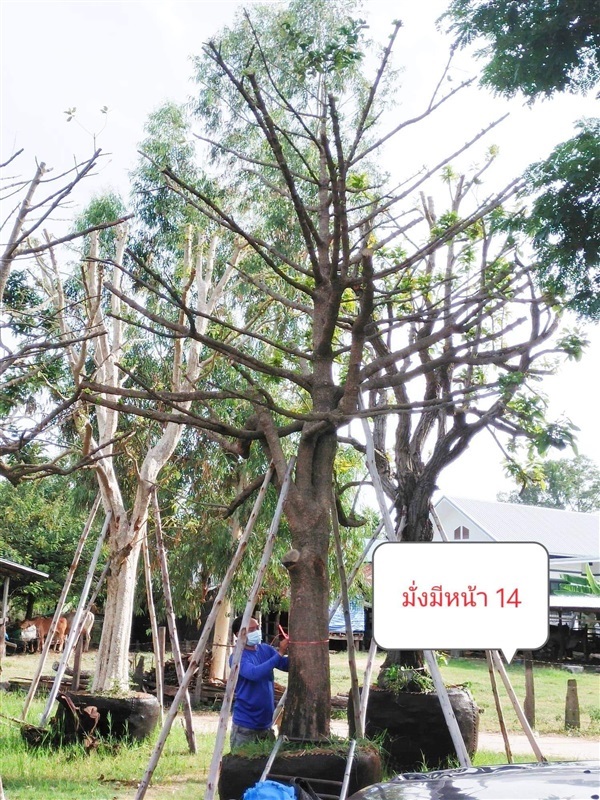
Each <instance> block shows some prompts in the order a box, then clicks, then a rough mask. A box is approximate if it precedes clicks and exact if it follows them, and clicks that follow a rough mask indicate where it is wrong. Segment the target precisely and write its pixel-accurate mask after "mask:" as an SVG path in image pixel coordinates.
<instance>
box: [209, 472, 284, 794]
mask: <svg viewBox="0 0 600 800" xmlns="http://www.w3.org/2000/svg"><path fill="white" fill-rule="evenodd" d="M294 464H295V459H294V458H292V459H291V460H290V463H289V464H288V468H287V471H286V474H285V478H284V480H283V483H282V485H281V491H280V492H279V499H278V501H277V506H276V507H275V513H274V514H273V519H272V520H271V525H270V527H269V532H268V533H267V538H266V541H265V548H264V551H263V555H262V558H261V561H260V564H259V566H258V570H257V572H256V577H255V578H254V583H253V584H252V588H251V590H250V594H249V596H248V601H247V603H246V608H245V609H244V613H243V615H242V625H241V628H240V635H239V637H238V640H237V642H236V645H235V648H234V650H233V659H232V664H231V672H230V673H229V678H228V679H227V687H226V689H225V696H224V698H223V703H222V706H221V713H220V715H219V725H218V728H217V735H216V739H215V749H214V751H213V757H212V761H211V764H210V768H209V770H208V777H207V779H206V793H205V795H204V800H213V798H214V796H215V793H216V791H217V783H218V779H219V773H220V771H221V758H222V754H223V746H224V744H225V734H226V732H227V720H228V718H229V711H230V709H231V703H232V702H233V693H234V691H235V685H236V683H237V679H238V675H239V671H240V661H241V659H242V652H243V650H244V647H245V645H246V631H247V629H248V624H249V622H250V620H251V619H252V612H253V611H254V606H255V605H256V598H257V597H258V593H259V591H260V588H261V586H262V582H263V578H264V575H265V572H266V571H267V567H268V565H269V561H270V559H271V554H272V552H273V547H274V545H275V536H276V535H277V531H278V530H279V522H280V520H281V516H282V514H283V504H284V503H285V499H286V497H287V493H288V489H289V486H290V483H291V480H292V470H293V468H294Z"/></svg>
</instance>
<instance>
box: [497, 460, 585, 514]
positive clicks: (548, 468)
mask: <svg viewBox="0 0 600 800" xmlns="http://www.w3.org/2000/svg"><path fill="white" fill-rule="evenodd" d="M498 500H501V501H503V502H505V503H523V504H524V505H530V506H545V507H546V508H562V509H566V510H568V511H582V512H586V513H591V512H593V511H598V510H599V509H600V469H598V466H597V465H596V464H595V463H594V462H593V461H592V459H591V458H588V457H587V456H581V455H578V456H575V457H574V458H561V459H556V460H553V459H548V460H546V461H543V462H542V463H541V464H539V465H538V466H537V468H536V470H535V472H534V473H533V474H532V476H531V479H530V480H529V481H527V482H525V483H523V484H522V485H521V488H520V489H518V490H513V491H512V492H505V493H502V494H499V495H498Z"/></svg>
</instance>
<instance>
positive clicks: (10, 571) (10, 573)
mask: <svg viewBox="0 0 600 800" xmlns="http://www.w3.org/2000/svg"><path fill="white" fill-rule="evenodd" d="M0 577H3V578H11V580H12V582H13V583H14V582H15V581H16V582H18V583H29V582H30V581H35V580H39V579H41V578H48V577H49V576H48V573H47V572H40V571H39V570H38V569H33V568H32V567H26V566H25V565H24V564H16V563H15V562H14V561H8V559H6V558H0Z"/></svg>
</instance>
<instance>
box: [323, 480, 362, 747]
mask: <svg viewBox="0 0 600 800" xmlns="http://www.w3.org/2000/svg"><path fill="white" fill-rule="evenodd" d="M331 522H332V527H333V540H334V543H335V555H336V559H337V565H338V573H339V576H340V587H341V595H342V605H343V608H344V622H345V625H346V646H347V648H348V665H349V667H350V691H351V693H352V710H353V714H354V730H355V734H354V735H355V736H356V737H358V738H359V739H362V738H363V737H364V731H363V728H362V722H361V718H360V693H359V691H358V670H357V668H356V648H355V647H354V636H353V635H352V619H351V616H350V599H349V597H348V584H347V581H346V570H345V568H344V554H343V552H342V537H341V535H340V525H339V519H338V515H337V508H336V504H335V494H332V497H331Z"/></svg>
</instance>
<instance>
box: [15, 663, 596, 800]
mask: <svg viewBox="0 0 600 800" xmlns="http://www.w3.org/2000/svg"><path fill="white" fill-rule="evenodd" d="M383 657H384V654H383V653H381V654H379V655H378V657H377V662H376V669H375V672H374V677H375V676H376V674H377V668H378V666H379V665H380V664H381V662H382V661H383ZM94 658H95V653H88V654H86V656H85V662H84V668H86V669H93V666H94ZM366 658H367V654H366V653H362V652H361V653H358V659H357V661H358V665H357V666H358V670H359V677H362V674H363V673H364V667H365V663H366ZM50 663H51V662H50ZM330 663H331V676H332V694H338V693H345V692H348V690H349V687H350V677H349V675H350V673H349V668H348V663H347V656H346V653H343V652H341V653H332V654H331V656H330ZM36 665H37V656H12V657H9V658H7V659H5V660H4V662H3V664H2V675H1V677H0V680H2V681H6V680H8V679H9V678H15V677H23V678H25V677H31V676H32V675H33V673H34V671H35V667H36ZM508 672H509V675H510V679H511V682H512V684H513V686H514V688H515V691H516V692H517V695H518V696H519V698H520V699H521V700H522V699H523V694H524V689H523V687H524V670H523V667H522V666H519V665H515V666H513V667H509V668H508ZM44 673H45V674H50V673H51V668H50V666H49V667H48V669H45V670H44ZM442 674H443V676H444V679H445V680H446V682H447V683H453V684H467V685H468V686H469V688H470V689H471V691H472V693H473V695H474V697H475V700H476V702H477V703H478V705H479V706H480V707H481V708H482V709H483V710H484V711H483V714H482V715H481V729H482V730H484V731H498V723H497V719H496V713H495V708H494V704H493V698H492V693H491V689H490V681H489V675H488V672H487V664H486V663H485V661H476V660H466V659H457V660H452V661H451V662H450V663H449V664H448V665H447V666H445V667H442ZM285 677H287V676H284V675H283V673H278V674H277V680H279V679H280V678H285ZM573 677H576V679H577V685H578V694H579V702H580V707H581V723H582V727H581V731H580V732H579V733H578V734H573V735H579V736H585V737H586V738H593V739H598V737H599V736H600V710H599V699H600V675H598V674H592V673H584V674H579V675H577V676H573V675H571V674H570V673H568V672H566V671H564V670H560V669H552V668H536V670H535V691H536V711H537V721H538V724H537V726H536V728H537V730H538V732H539V733H546V734H548V733H553V734H563V735H564V733H565V731H564V727H563V724H564V703H565V694H566V687H567V680H568V679H569V678H573ZM282 682H285V681H284V680H282ZM500 692H501V697H502V698H503V700H502V704H503V707H504V709H505V713H506V720H507V725H508V728H509V730H512V731H519V730H520V727H519V725H518V722H517V719H516V717H515V715H514V712H513V711H512V706H511V705H510V703H509V702H508V700H507V699H506V694H505V692H504V688H503V687H500ZM24 699H25V695H24V693H23V694H17V693H13V692H10V693H6V692H0V715H1V716H0V776H1V777H2V781H3V784H4V790H5V792H6V797H7V800H34V798H35V800H39V798H44V799H45V798H52V800H133V798H134V797H135V793H136V786H137V784H138V782H139V781H140V779H141V778H142V776H143V774H144V772H145V769H146V767H147V764H148V760H149V758H150V754H151V752H152V749H153V746H154V742H155V741H156V736H157V735H158V732H157V733H156V734H155V736H154V737H153V738H151V739H149V740H147V741H145V742H143V743H141V744H136V745H134V746H128V747H125V746H124V745H120V746H119V747H114V746H106V747H101V748H98V749H97V750H95V751H93V752H91V753H85V752H84V750H83V748H81V747H69V748H65V749H63V750H60V751H56V750H52V751H50V750H45V749H41V748H40V749H37V750H32V749H30V748H28V747H26V746H25V744H24V742H23V740H22V738H21V735H20V732H19V726H18V725H16V724H15V723H14V722H11V721H10V719H8V718H9V717H16V718H18V717H20V715H21V712H22V709H23V704H24ZM43 708H44V701H43V699H39V700H38V699H36V700H34V702H33V704H32V708H31V711H30V715H29V716H28V720H29V721H30V722H32V723H34V724H37V722H38V720H39V718H40V715H41V713H42V710H43ZM196 739H197V745H198V753H197V754H196V755H194V756H192V755H190V754H189V752H188V747H187V742H186V739H185V735H184V731H183V728H182V726H181V724H180V723H179V722H176V724H175V725H174V726H173V728H172V730H171V735H170V736H169V738H168V740H167V743H166V745H165V750H164V752H163V754H162V757H161V759H160V761H159V764H158V767H157V769H156V772H155V773H154V777H153V785H152V787H151V788H150V789H149V790H148V792H147V794H146V797H147V800H163V798H169V797H174V798H177V800H198V798H201V797H203V796H204V792H205V784H206V775H207V771H208V768H209V765H210V760H211V757H212V750H213V746H214V735H213V734H199V733H198V734H197V735H196ZM505 760H506V759H505V756H504V754H503V753H490V752H478V753H477V754H476V756H475V758H474V765H475V766H477V765H483V764H494V763H498V764H500V763H504V762H505ZM515 760H516V761H531V760H532V758H531V757H530V756H529V757H517V758H516V759H515Z"/></svg>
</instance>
